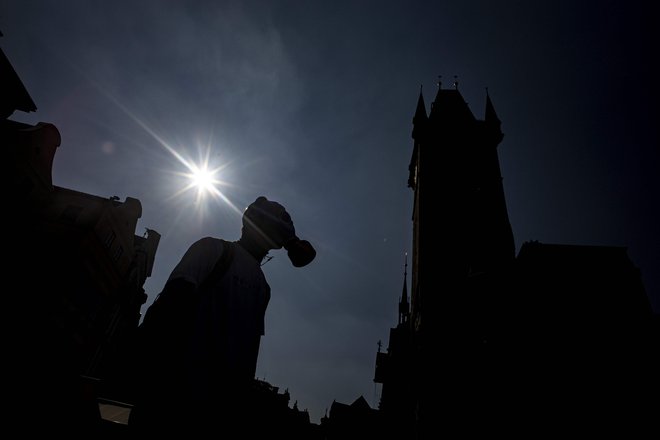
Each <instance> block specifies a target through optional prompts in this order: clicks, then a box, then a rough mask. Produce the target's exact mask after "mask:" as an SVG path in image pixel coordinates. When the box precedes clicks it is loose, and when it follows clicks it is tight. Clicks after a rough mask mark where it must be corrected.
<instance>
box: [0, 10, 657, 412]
mask: <svg viewBox="0 0 660 440" xmlns="http://www.w3.org/2000/svg"><path fill="white" fill-rule="evenodd" d="M494 3H498V4H497V5H495V4H494ZM644 3H648V5H644ZM652 8H656V7H655V6H653V2H646V1H644V2H641V1H639V2H638V1H626V2H608V1H598V2H596V1H594V2H584V1H582V2H581V1H575V0H570V1H557V0H555V1H552V2H524V1H508V2H507V1H504V2H491V1H487V0H484V1H466V2H463V1H450V2H449V1H447V2H445V1H434V2H420V1H413V0H406V1H398V2H394V1H383V0H380V1H337V0H333V1H324V2H321V1H318V2H314V1H262V2H256V1H194V2H193V1H190V2H183V1H162V0H161V1H139V0H132V1H119V0H113V1H105V2H101V1H89V0H87V1H26V0H16V1H11V0H10V1H7V0H5V1H3V2H2V3H1V4H0V30H1V31H2V32H3V33H4V35H5V36H4V37H3V38H2V39H0V45H1V47H2V48H3V50H4V51H5V53H6V55H7V56H8V58H9V59H10V61H11V62H12V63H13V65H14V67H15V69H16V70H17V72H18V74H19V75H20V77H21V78H22V80H23V82H24V84H25V86H26V87H27V89H28V91H29V92H30V94H31V96H32V98H33V99H34V101H35V103H36V104H37V107H38V111H37V112H36V113H32V114H25V113H21V112H16V113H15V114H14V115H13V116H12V119H14V120H19V121H23V122H29V123H36V122H38V121H44V122H50V123H53V124H55V125H56V126H57V127H58V129H59V131H60V133H61V135H62V145H61V146H60V148H59V150H58V152H57V155H56V156H55V162H54V165H53V181H54V183H55V184H56V185H58V186H63V187H67V188H72V189H75V190H78V191H82V192H87V193H91V194H96V195H100V196H107V197H110V196H115V195H116V196H119V197H120V199H121V200H124V199H125V198H126V197H127V196H129V197H135V198H138V199H140V201H141V202H142V208H143V215H142V219H141V220H140V222H139V224H138V228H139V229H138V231H137V233H138V234H142V232H143V231H144V228H151V229H155V230H157V231H159V232H160V233H161V234H162V235H163V236H162V239H161V242H160V247H159V249H158V253H157V255H156V263H155V267H154V273H153V276H152V278H151V279H149V280H148V281H147V283H146V286H145V287H146V289H147V292H148V294H149V300H148V301H147V305H149V304H150V303H151V301H152V300H153V298H154V297H155V295H156V294H157V293H158V292H159V291H160V290H161V288H162V286H163V284H164V282H165V280H166V278H167V276H168V275H169V272H170V271H171V270H172V268H173V267H174V265H175V264H176V263H177V262H178V260H179V259H180V257H181V255H182V254H183V252H184V251H185V250H186V248H187V247H188V246H189V245H190V244H191V243H192V242H194V241H195V240H197V239H198V238H201V237H203V236H208V235H211V236H216V237H222V238H226V239H230V240H234V239H237V238H238V236H239V234H240V225H241V219H240V215H239V214H238V213H237V212H236V211H235V210H234V209H232V208H231V207H230V205H229V204H227V203H226V202H225V201H224V200H222V199H219V198H213V197H207V198H205V199H204V200H201V201H198V200H197V197H196V192H195V191H193V190H191V191H186V192H180V191H181V189H183V188H185V186H186V185H187V183H188V182H187V181H186V179H185V178H184V177H182V176H181V175H180V174H178V173H182V172H186V171H187V169H186V167H185V166H184V165H183V164H182V163H181V162H180V161H179V160H178V159H176V158H175V155H174V154H172V151H173V152H176V153H177V154H178V155H180V156H181V157H182V158H184V159H185V160H188V161H193V162H196V163H199V161H200V159H201V158H203V157H205V155H206V154H207V152H208V157H209V162H210V164H211V166H213V167H223V168H222V170H221V171H220V172H219V173H218V179H220V180H222V181H224V182H226V183H227V185H223V186H221V187H219V189H220V190H221V191H222V193H223V194H224V196H226V198H227V200H229V201H230V202H231V204H233V205H234V206H235V207H236V208H238V210H239V211H242V210H243V209H244V208H245V207H246V206H247V205H248V204H249V203H251V202H252V201H253V200H254V199H255V198H256V197H257V196H259V195H265V196H267V197H268V198H270V199H272V200H276V201H279V202H281V203H282V204H283V205H285V206H286V207H287V209H288V211H289V212H290V214H291V216H292V218H293V221H294V224H295V226H296V230H297V232H298V235H299V236H300V237H301V238H306V239H308V240H310V241H311V242H312V243H313V244H314V245H315V247H316V248H317V251H318V256H317V259H316V260H315V261H314V262H313V263H312V264H311V265H310V266H308V267H305V268H302V269H296V268H293V267H292V266H291V265H290V263H289V262H288V259H287V257H286V254H285V253H284V252H282V251H275V252H273V253H272V254H271V255H274V258H273V260H272V261H270V262H269V263H267V264H266V265H265V266H264V272H265V273H266V276H267V278H268V279H269V282H270V285H271V288H272V299H271V303H270V306H269V309H268V312H267V316H266V336H265V338H264V339H263V340H262V347H261V353H260V356H259V364H258V368H257V375H258V376H259V377H260V378H263V377H265V378H266V380H268V381H269V382H270V383H272V384H273V385H276V386H280V387H282V388H289V391H290V392H291V395H292V400H297V401H298V406H299V407H300V408H308V409H309V411H310V414H311V416H312V420H313V421H315V422H318V420H319V418H320V417H321V416H322V415H323V414H324V412H325V410H326V408H329V407H330V405H331V403H332V401H333V399H336V400H338V401H341V402H345V403H351V402H352V401H353V400H354V399H356V398H357V397H359V396H360V395H364V397H365V398H366V399H367V401H368V402H369V403H370V404H371V405H372V406H377V403H378V397H379V391H380V389H379V388H376V387H375V386H374V384H373V382H372V379H373V372H374V362H375V353H376V350H377V342H378V340H382V341H383V343H384V344H385V346H386V345H387V339H388V334H389V328H390V327H391V326H393V325H395V324H396V319H397V303H398V299H399V296H400V294H401V285H402V281H403V261H404V253H405V252H407V251H410V250H411V246H412V241H411V240H412V239H411V237H412V233H411V232H412V222H411V212H412V196H413V193H412V191H411V190H410V189H409V188H407V187H406V183H407V177H408V176H407V173H408V163H409V160H410V155H411V153H412V139H411V137H410V134H411V128H412V125H411V124H412V116H413V113H414V110H415V106H416V103H417V97H418V94H419V89H420V85H423V86H424V97H425V99H426V103H427V105H429V104H430V102H431V101H432V100H433V98H434V96H435V92H436V90H437V86H436V82H437V76H438V75H442V76H443V81H444V83H443V87H451V83H452V82H453V76H454V75H458V80H459V90H461V93H462V94H463V97H464V98H465V99H466V101H467V102H468V104H469V106H470V108H471V109H472V111H473V113H474V114H475V116H477V118H479V119H482V118H483V113H484V108H485V87H488V90H489V93H490V96H491V98H492V100H493V103H494V105H495V108H496V111H497V113H498V115H499V117H500V119H501V120H502V129H503V131H504V133H505V137H504V141H503V142H502V144H500V147H499V156H500V163H501V167H502V173H503V176H504V189H505V193H506V198H507V203H508V210H509V216H510V219H511V224H512V226H513V232H514V236H515V241H516V247H517V248H518V249H519V248H520V246H521V245H522V243H524V242H525V241H528V240H539V241H541V242H545V243H564V244H586V245H616V246H627V247H628V251H629V255H630V257H631V258H632V260H633V262H634V263H635V264H636V265H637V266H638V267H639V268H640V270H641V274H642V278H643V281H644V283H645V285H646V289H647V292H648V294H649V297H650V300H651V302H652V304H653V306H654V308H655V310H656V312H658V311H660V277H659V274H658V268H659V267H660V227H659V226H658V225H660V208H659V206H658V204H659V202H660V173H659V171H660V129H659V128H658V127H660V123H659V121H660V93H659V91H658V82H657V81H658V80H657V78H658V77H659V75H658V74H659V73H660V72H658V68H657V67H653V64H654V62H655V64H657V62H656V61H655V59H656V58H657V55H658V53H660V48H659V47H658V43H656V41H660V38H659V35H658V31H657V23H656V22H657V17H658V14H657V13H656V11H655V10H653V9H652ZM165 145H166V146H167V147H169V148H171V149H172V151H170V150H168V149H167V148H166V147H165ZM438 209H442V203H441V201H440V203H439V204H438ZM144 310H145V309H144V308H143V311H144ZM292 403H293V402H292Z"/></svg>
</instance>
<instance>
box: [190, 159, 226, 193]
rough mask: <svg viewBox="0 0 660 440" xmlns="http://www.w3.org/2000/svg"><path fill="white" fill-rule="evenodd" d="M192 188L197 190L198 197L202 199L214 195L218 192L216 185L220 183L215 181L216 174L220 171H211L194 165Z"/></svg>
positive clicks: (192, 167) (191, 176)
mask: <svg viewBox="0 0 660 440" xmlns="http://www.w3.org/2000/svg"><path fill="white" fill-rule="evenodd" d="M190 171H191V172H190V173H189V174H188V177H189V178H190V186H191V187H193V188H197V194H198V196H200V197H202V196H204V195H206V194H214V193H215V192H217V188H216V186H215V185H216V184H218V183H220V182H219V181H218V180H216V179H215V174H216V172H217V171H218V170H209V169H208V168H207V167H206V166H205V165H202V166H201V167H198V166H195V165H192V166H191V167H190Z"/></svg>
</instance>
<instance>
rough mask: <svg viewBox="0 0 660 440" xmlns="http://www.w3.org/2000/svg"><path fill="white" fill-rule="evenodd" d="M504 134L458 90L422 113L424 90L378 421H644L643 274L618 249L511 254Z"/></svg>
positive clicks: (430, 430) (535, 426)
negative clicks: (407, 301)
mask: <svg viewBox="0 0 660 440" xmlns="http://www.w3.org/2000/svg"><path fill="white" fill-rule="evenodd" d="M500 126H501V122H500V120H499V118H498V117H497V114H496V112H495V108H494V106H493V103H492V102H491V100H490V97H489V96H488V95H487V96H486V109H485V117H484V120H478V119H476V118H475V117H474V115H473V114H472V112H471V111H470V109H469V108H468V106H467V104H466V103H465V101H464V100H463V97H462V96H461V94H460V92H459V91H458V88H457V87H456V85H455V87H454V88H453V89H442V88H441V87H440V88H439V89H438V92H437V95H436V97H435V100H434V101H433V103H432V104H431V111H430V114H428V115H427V112H426V106H425V103H424V98H423V96H422V94H421V93H420V96H419V100H418V103H417V109H416V112H415V115H414V117H413V131H412V138H413V153H412V159H411V162H410V166H409V170H410V175H409V180H408V186H409V187H410V188H411V189H412V190H413V191H414V204H413V216H412V220H413V259H412V288H411V294H412V299H411V306H412V307H411V313H410V320H409V321H408V320H407V319H403V320H402V319H401V318H400V319H399V324H398V326H397V327H396V328H394V329H392V330H391V333H390V343H389V350H388V352H387V353H378V355H377V365H376V378H375V381H376V382H380V383H383V388H382V397H381V410H382V411H383V412H384V413H385V417H384V420H386V422H387V423H389V424H390V425H391V429H396V430H399V431H400V430H402V431H404V432H408V433H409V434H410V435H411V436H412V435H415V436H416V438H435V437H437V436H439V435H442V434H449V433H456V432H459V433H462V435H470V434H479V433H484V432H490V433H493V432H496V431H497V430H499V431H500V432H514V431H515V430H521V431H522V432H527V433H535V434H541V433H545V432H549V431H551V430H555V429H557V430H559V432H569V431H566V429H567V427H569V426H573V427H575V428H571V429H580V430H585V429H586V430H588V431H590V432H594V431H595V430H598V429H607V428H608V427H613V426H623V425H627V426H640V423H641V424H643V423H645V422H648V421H649V420H650V419H649V417H650V414H652V413H651V412H649V411H648V410H649V408H651V406H652V405H649V404H648V398H649V397H650V396H654V399H655V400H654V401H655V402H656V403H657V399H658V394H657V391H658V387H657V386H658V383H657V382H658V378H659V377H660V375H658V374H657V371H656V370H654V368H657V366H658V363H657V355H658V338H657V324H655V327H654V317H653V313H652V310H651V307H650V303H649V301H648V298H647V296H646V294H645V291H644V287H643V285H642V282H641V277H640V273H639V271H638V269H637V268H636V267H635V266H634V265H633V264H632V262H631V261H630V259H629V258H628V255H627V252H626V249H625V248H617V247H605V246H603V247H597V246H569V245H555V244H542V243H538V242H530V243H525V244H523V246H522V247H521V249H520V252H519V254H518V256H516V255H515V246H514V240H513V234H512V230H511V225H510V223H509V219H508V214H507V207H506V201H505V197H504V190H503V186H502V176H501V172H500V166H499V159H498V155H497V147H498V145H499V143H500V142H501V141H502V139H503V134H502V131H501V128H500ZM402 298H405V285H404V296H403V297H402ZM403 304H404V303H403V300H402V305H400V310H401V307H405V306H403ZM655 428H656V429H657V428H658V426H657V425H656V426H655Z"/></svg>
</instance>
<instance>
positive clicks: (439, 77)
mask: <svg viewBox="0 0 660 440" xmlns="http://www.w3.org/2000/svg"><path fill="white" fill-rule="evenodd" d="M438 88H439V89H441V88H442V75H438Z"/></svg>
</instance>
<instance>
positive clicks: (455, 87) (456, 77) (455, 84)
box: [454, 75, 458, 90]
mask: <svg viewBox="0 0 660 440" xmlns="http://www.w3.org/2000/svg"><path fill="white" fill-rule="evenodd" d="M454 89H456V90H458V75H454Z"/></svg>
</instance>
